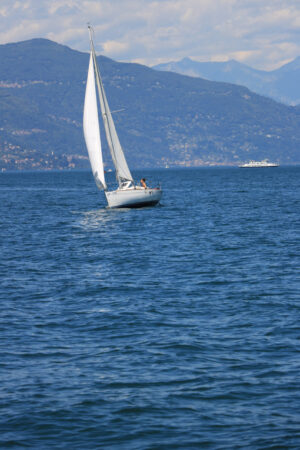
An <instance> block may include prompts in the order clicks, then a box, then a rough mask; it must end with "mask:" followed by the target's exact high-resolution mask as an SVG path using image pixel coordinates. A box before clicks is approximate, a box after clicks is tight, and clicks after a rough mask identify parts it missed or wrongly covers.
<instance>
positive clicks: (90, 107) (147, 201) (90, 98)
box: [83, 26, 162, 208]
mask: <svg viewBox="0 0 300 450" xmlns="http://www.w3.org/2000/svg"><path fill="white" fill-rule="evenodd" d="M88 29H89V33H90V43H91V52H90V62H89V69H88V76H87V82H86V91H85V100H84V111H83V131H84V137H85V142H86V146H87V150H88V155H89V159H90V163H91V167H92V172H93V175H94V179H95V182H96V185H97V187H98V188H99V189H103V190H104V193H105V196H106V200H107V203H108V206H109V207H110V208H138V207H143V206H154V205H156V204H157V203H159V201H160V199H161V197H162V190H161V189H160V187H158V188H149V187H145V186H140V185H137V184H135V182H134V179H133V177H132V175H131V172H130V170H129V167H128V165H127V162H126V159H125V155H124V152H123V149H122V147H121V144H120V141H119V138H118V135H117V131H116V128H115V124H114V121H113V118H112V113H111V111H110V109H109V105H108V102H107V98H106V95H105V91H104V87H103V83H102V79H101V75H100V71H99V66H98V64H97V59H96V53H95V48H94V43H93V38H92V28H91V27H90V26H88ZM96 85H97V91H98V97H99V103H100V109H101V114H102V119H103V123H104V129H105V135H106V140H107V143H108V147H109V150H110V154H111V157H112V161H113V164H114V166H115V170H116V179H117V182H118V188H117V189H115V190H108V187H107V183H106V180H105V171H104V163H103V157H102V147H101V139H100V129H99V117H98V106H97V93H96Z"/></svg>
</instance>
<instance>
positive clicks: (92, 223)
mask: <svg viewBox="0 0 300 450" xmlns="http://www.w3.org/2000/svg"><path fill="white" fill-rule="evenodd" d="M130 211H131V210H130V209H129V208H120V209H117V208H116V209H110V208H105V209H95V210H92V211H87V212H84V213H82V212H74V214H80V215H81V218H80V220H79V221H78V226H79V227H81V228H84V229H85V230H90V231H92V230H98V229H99V228H102V229H105V226H106V225H108V224H109V226H110V230H112V228H113V227H114V225H115V223H116V221H117V220H120V214H126V213H127V214H128V212H130Z"/></svg>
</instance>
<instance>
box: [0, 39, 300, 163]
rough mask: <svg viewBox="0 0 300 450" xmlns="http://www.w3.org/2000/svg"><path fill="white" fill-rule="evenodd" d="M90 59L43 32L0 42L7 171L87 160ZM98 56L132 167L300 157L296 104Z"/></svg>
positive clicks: (0, 136) (1, 149)
mask: <svg viewBox="0 0 300 450" xmlns="http://www.w3.org/2000/svg"><path fill="white" fill-rule="evenodd" d="M88 59H89V55H88V54H87V53H82V52H77V51H76V50H72V49H70V48H69V47H66V46H62V45H60V44H57V43H54V42H52V41H48V40H44V39H36V40H30V41H23V42H22V43H17V44H5V45H4V46H0V169H2V170H8V169H65V168H81V167H89V162H88V157H87V151H86V148H85V143H84V140H83V132H82V110H83V101H84V91H85V80H86V75H87V69H88ZM98 61H99V63H100V71H101V74H102V78H103V83H104V86H105V89H106V94H107V97H108V101H109V104H110V107H111V110H112V111H118V110H120V109H122V111H121V112H119V113H115V114H114V120H115V123H116V128H117V131H118V134H119V136H120V141H121V144H122V146H123V148H124V151H125V154H126V158H127V160H128V163H129V165H130V167H132V168H134V167H145V168H146V167H164V166H166V165H168V166H170V167H173V166H174V167H178V166H179V167H181V166H201V165H237V164H239V163H240V162H244V161H246V160H248V159H263V158H269V159H270V160H272V161H275V162H278V163H281V164H293V163H297V162H299V156H298V149H299V144H300V131H299V130H300V127H299V125H300V114H299V113H300V110H299V108H295V107H290V106H286V105H282V104H279V103H277V102H275V101H273V100H271V99H269V98H266V97H261V96H259V95H257V94H255V93H253V92H251V91H250V90H249V89H247V88H244V87H241V86H235V85H233V84H229V83H218V82H213V81H208V80H204V79H201V78H191V77H189V76H183V75H179V74H176V73H168V72H160V71H156V70H153V69H151V68H149V67H146V66H143V65H140V64H132V63H119V62H116V61H114V60H111V59H109V58H106V57H104V56H99V57H98ZM101 134H102V136H104V131H103V127H102V125H101ZM103 151H104V156H105V158H106V159H110V158H109V154H108V148H107V144H105V143H104V148H103ZM109 164H110V163H108V165H107V167H109Z"/></svg>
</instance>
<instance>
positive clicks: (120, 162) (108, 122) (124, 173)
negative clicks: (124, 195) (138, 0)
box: [88, 25, 133, 188]
mask: <svg viewBox="0 0 300 450" xmlns="http://www.w3.org/2000/svg"><path fill="white" fill-rule="evenodd" d="M88 29H89V33H90V42H91V53H92V56H93V62H94V68H95V74H96V82H97V88H98V94H99V101H100V107H101V112H102V117H103V123H104V128H105V134H106V139H107V143H108V146H109V149H110V153H111V157H112V160H113V163H114V166H115V169H116V178H117V181H118V184H119V188H121V187H122V186H123V185H124V184H125V183H128V182H132V183H133V178H132V175H131V173H130V170H129V168H128V165H127V162H126V159H125V155H124V153H123V150H122V147H121V144H120V141H119V138H118V135H117V132H116V129H115V125H114V121H113V118H112V115H111V112H110V109H109V105H108V102H107V98H106V95H105V91H104V87H103V83H102V79H101V75H100V71H99V67H98V64H97V59H96V53H95V47H94V42H93V38H92V27H91V26H90V25H88Z"/></svg>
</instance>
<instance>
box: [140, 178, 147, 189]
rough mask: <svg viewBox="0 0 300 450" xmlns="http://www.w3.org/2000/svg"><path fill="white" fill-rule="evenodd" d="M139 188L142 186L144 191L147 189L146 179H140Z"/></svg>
mask: <svg viewBox="0 0 300 450" xmlns="http://www.w3.org/2000/svg"><path fill="white" fill-rule="evenodd" d="M141 186H142V187H143V188H144V189H147V185H146V178H142V179H141Z"/></svg>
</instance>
